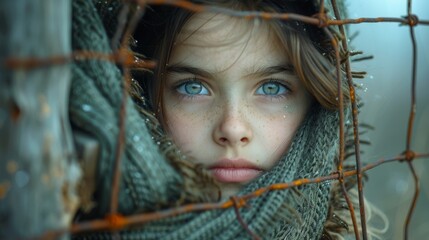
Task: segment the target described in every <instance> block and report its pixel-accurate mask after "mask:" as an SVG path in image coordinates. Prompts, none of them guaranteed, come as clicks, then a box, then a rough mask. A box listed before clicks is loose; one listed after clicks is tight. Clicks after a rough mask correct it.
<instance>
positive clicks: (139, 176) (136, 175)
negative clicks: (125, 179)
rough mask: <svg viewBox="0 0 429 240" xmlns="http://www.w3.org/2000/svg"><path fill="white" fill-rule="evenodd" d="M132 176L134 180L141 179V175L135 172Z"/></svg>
mask: <svg viewBox="0 0 429 240" xmlns="http://www.w3.org/2000/svg"><path fill="white" fill-rule="evenodd" d="M133 176H134V177H135V178H141V177H142V175H141V174H140V173H139V172H135V173H134V174H133Z"/></svg>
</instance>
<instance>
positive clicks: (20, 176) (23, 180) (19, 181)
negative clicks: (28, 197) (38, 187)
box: [15, 170, 30, 188]
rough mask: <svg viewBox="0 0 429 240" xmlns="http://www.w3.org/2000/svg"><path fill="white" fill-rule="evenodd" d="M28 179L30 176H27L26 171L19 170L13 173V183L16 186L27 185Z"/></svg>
mask: <svg viewBox="0 0 429 240" xmlns="http://www.w3.org/2000/svg"><path fill="white" fill-rule="evenodd" d="M29 181H30V176H28V173H27V172H25V171H23V170H19V171H17V172H16V173H15V183H16V185H17V186H18V187H20V188H22V187H25V185H27V184H28V182H29Z"/></svg>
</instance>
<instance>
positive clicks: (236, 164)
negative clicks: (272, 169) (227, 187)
mask: <svg viewBox="0 0 429 240" xmlns="http://www.w3.org/2000/svg"><path fill="white" fill-rule="evenodd" d="M208 169H209V171H210V172H211V173H212V174H213V177H214V178H215V179H216V180H217V181H219V182H223V183H244V182H248V181H250V180H252V179H254V178H256V177H258V176H259V175H260V174H261V173H262V171H263V170H262V169H261V168H259V167H258V166H256V165H254V164H252V163H251V162H249V161H247V160H245V159H221V160H220V161H219V162H217V163H216V164H214V165H212V166H210V167H209V168H208Z"/></svg>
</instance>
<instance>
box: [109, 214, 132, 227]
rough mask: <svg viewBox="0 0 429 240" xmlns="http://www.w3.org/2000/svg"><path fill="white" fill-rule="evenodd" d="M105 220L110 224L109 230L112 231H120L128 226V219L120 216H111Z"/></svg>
mask: <svg viewBox="0 0 429 240" xmlns="http://www.w3.org/2000/svg"><path fill="white" fill-rule="evenodd" d="M105 219H106V220H107V222H108V223H109V228H110V229H111V230H119V229H122V228H123V227H124V226H126V225H127V220H126V218H125V217H124V216H122V215H120V214H109V215H107V216H106V218H105Z"/></svg>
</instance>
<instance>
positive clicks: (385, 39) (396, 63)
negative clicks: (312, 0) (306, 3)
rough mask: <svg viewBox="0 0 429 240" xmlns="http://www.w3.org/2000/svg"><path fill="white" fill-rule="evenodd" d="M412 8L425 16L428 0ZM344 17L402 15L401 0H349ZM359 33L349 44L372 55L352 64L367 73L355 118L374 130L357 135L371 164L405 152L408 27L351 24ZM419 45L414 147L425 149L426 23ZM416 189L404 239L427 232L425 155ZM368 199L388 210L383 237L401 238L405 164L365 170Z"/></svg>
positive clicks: (428, 92) (428, 147) (428, 101)
mask: <svg viewBox="0 0 429 240" xmlns="http://www.w3.org/2000/svg"><path fill="white" fill-rule="evenodd" d="M413 2H414V3H413V12H414V13H415V14H417V15H418V16H419V18H420V19H425V20H428V19H429V1H427V0H415V1H413ZM347 5H348V10H349V17H350V18H358V17H400V16H404V15H406V13H407V10H406V6H407V1H406V0H377V1H374V0H359V1H358V0H348V1H347ZM349 30H350V33H351V34H352V33H354V32H356V31H359V35H358V36H357V37H356V38H355V39H354V40H353V41H352V42H351V44H352V47H353V48H354V49H356V50H363V51H364V52H365V53H366V54H370V55H374V59H373V60H369V61H365V62H360V63H355V64H353V69H354V70H362V71H367V72H368V75H367V77H366V78H365V79H363V80H356V82H357V83H359V84H363V85H362V86H363V89H364V91H361V92H360V95H361V96H362V98H363V101H364V103H365V107H364V108H363V109H362V112H361V114H360V122H364V123H368V124H370V125H372V126H374V127H375V130H374V131H372V132H370V133H369V134H365V135H364V136H362V138H363V139H369V140H370V141H371V143H372V145H371V146H370V147H366V148H364V150H365V154H364V155H363V160H365V161H367V162H373V161H376V160H378V159H380V158H384V157H393V156H396V155H398V154H400V153H401V152H403V151H404V150H405V139H406V131H407V130H406V129H407V123H408V115H409V112H410V99H411V58H412V55H411V52H412V48H411V39H410V33H409V28H408V27H407V26H401V27H399V26H398V23H364V24H357V25H351V26H350V29H349ZM415 34H416V39H417V49H418V66H417V71H418V74H417V115H416V118H415V123H414V124H415V129H414V137H413V141H412V146H413V149H414V150H416V151H418V152H426V153H427V152H429V26H423V25H421V26H417V27H416V28H415ZM414 165H415V168H416V170H417V172H418V175H419V176H420V182H421V193H420V197H419V199H418V202H417V208H416V210H415V211H414V215H413V218H412V221H411V225H412V228H411V229H410V233H411V234H410V235H409V236H410V238H409V239H413V240H414V239H415V240H420V239H428V236H429V173H428V171H429V159H427V158H426V159H417V160H415V161H414ZM364 189H365V194H366V196H367V197H368V198H369V200H370V201H371V202H373V203H374V204H375V205H377V206H378V207H379V208H380V209H381V210H382V211H384V212H385V213H386V214H387V217H388V218H389V221H390V227H389V232H388V234H387V235H386V236H385V239H403V226H404V222H405V218H406V214H407V212H408V208H409V205H410V203H411V197H412V195H413V193H414V184H413V181H412V176H411V173H410V171H409V168H408V166H407V164H406V163H389V164H385V165H383V166H381V167H379V168H377V169H374V170H371V171H370V172H369V181H368V182H367V183H366V184H365V186H364Z"/></svg>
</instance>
